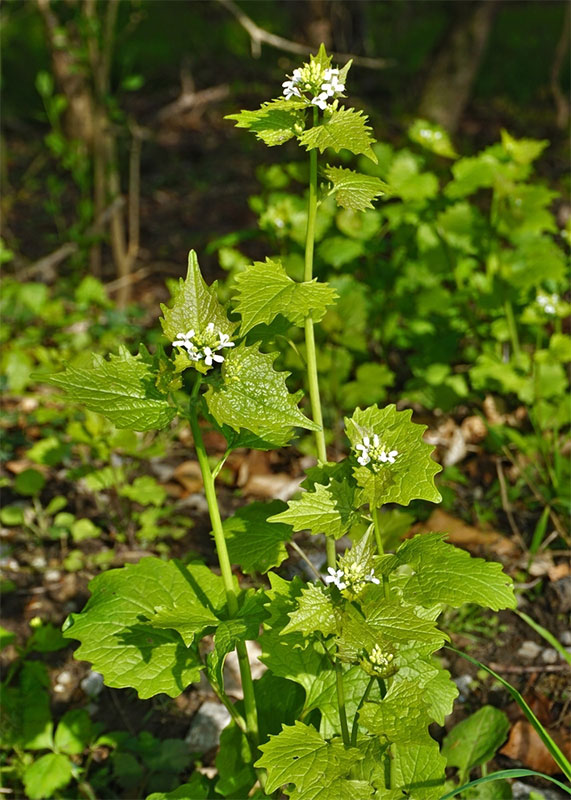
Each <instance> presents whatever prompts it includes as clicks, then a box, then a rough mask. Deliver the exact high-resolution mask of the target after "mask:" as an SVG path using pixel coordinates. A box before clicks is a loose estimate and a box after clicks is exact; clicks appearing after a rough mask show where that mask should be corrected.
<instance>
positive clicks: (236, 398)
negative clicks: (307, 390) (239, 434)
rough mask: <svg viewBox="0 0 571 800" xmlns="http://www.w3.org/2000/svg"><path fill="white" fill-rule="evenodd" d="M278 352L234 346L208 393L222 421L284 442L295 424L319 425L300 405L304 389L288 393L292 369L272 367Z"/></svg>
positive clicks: (210, 406) (213, 410) (213, 411)
mask: <svg viewBox="0 0 571 800" xmlns="http://www.w3.org/2000/svg"><path fill="white" fill-rule="evenodd" d="M276 356H277V354H276V353H272V354H266V353H261V352H260V351H259V350H258V348H257V347H248V346H247V345H245V344H241V345H239V346H238V347H235V348H233V349H232V350H231V351H230V352H229V353H228V356H227V357H226V358H225V360H224V363H223V364H222V380H221V381H219V382H217V383H216V384H213V385H210V386H209V387H208V391H207V392H206V395H205V397H206V402H207V404H208V410H209V411H210V413H211V414H212V416H213V417H214V418H215V419H216V421H217V422H218V424H219V425H224V424H226V425H229V426H230V427H231V428H234V430H236V431H239V430H240V428H247V430H249V431H252V433H254V434H256V436H260V437H261V438H262V439H265V440H267V441H270V442H274V443H275V445H276V446H282V445H284V444H286V443H287V442H288V441H289V439H290V438H291V428H292V427H296V426H297V427H300V428H307V429H308V430H318V426H317V425H315V423H314V422H311V420H309V419H307V417H305V416H304V415H303V414H302V413H301V411H300V410H299V408H298V407H297V404H298V402H299V400H300V398H301V393H297V394H290V393H289V391H288V388H287V386H286V378H287V377H288V375H289V373H288V372H276V370H275V369H274V368H273V362H274V361H275V359H276Z"/></svg>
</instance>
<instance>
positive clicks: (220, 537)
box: [189, 379, 259, 748]
mask: <svg viewBox="0 0 571 800" xmlns="http://www.w3.org/2000/svg"><path fill="white" fill-rule="evenodd" d="M199 389H200V379H197V382H196V384H195V386H194V389H193V392H192V396H191V402H190V416H189V419H190V427H191V430H192V436H193V439H194V447H195V450H196V456H197V458H198V464H199V466H200V471H201V473H202V480H203V482H204V494H205V495H206V502H207V503H208V513H209V514H210V522H211V524H212V532H213V534H214V542H215V544H216V552H217V554H218V562H219V564H220V572H221V574H222V580H223V582H224V590H225V592H226V602H227V604H228V611H229V612H230V616H231V617H234V616H236V614H237V612H238V598H237V596H236V588H235V584H234V578H233V576H232V566H231V564H230V556H229V555H228V548H227V546H226V539H225V537H224V529H223V528H222V519H221V517H220V509H219V508H218V500H217V498H216V489H215V486H214V478H213V477H212V472H211V471H210V464H209V463H208V455H207V453H206V447H205V446H204V439H203V438H202V433H201V431H200V426H199V424H198V416H197V412H196V399H197V395H198V391H199ZM236 653H237V654H238V664H239V667H240V677H241V679H242V690H243V692H244V710H245V712H246V725H247V728H248V736H249V739H250V742H251V743H252V744H253V745H254V748H255V747H256V746H257V745H258V740H259V734H258V713H257V710H256V698H255V695H254V683H253V681H252V671H251V669H250V660H249V658H248V651H247V649H246V643H245V642H242V641H238V642H236Z"/></svg>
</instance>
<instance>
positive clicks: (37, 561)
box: [32, 556, 47, 569]
mask: <svg viewBox="0 0 571 800" xmlns="http://www.w3.org/2000/svg"><path fill="white" fill-rule="evenodd" d="M46 563H47V562H46V559H45V558H44V557H43V556H35V557H34V558H33V559H32V567H33V568H34V569H45V566H46Z"/></svg>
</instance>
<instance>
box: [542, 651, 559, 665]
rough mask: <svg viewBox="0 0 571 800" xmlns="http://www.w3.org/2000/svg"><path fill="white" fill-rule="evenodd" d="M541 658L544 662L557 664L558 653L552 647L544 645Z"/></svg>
mask: <svg viewBox="0 0 571 800" xmlns="http://www.w3.org/2000/svg"><path fill="white" fill-rule="evenodd" d="M541 660H542V661H543V663H544V664H557V662H558V661H559V653H558V652H557V650H556V649H555V648H554V647H546V648H545V650H544V651H543V653H542V654H541Z"/></svg>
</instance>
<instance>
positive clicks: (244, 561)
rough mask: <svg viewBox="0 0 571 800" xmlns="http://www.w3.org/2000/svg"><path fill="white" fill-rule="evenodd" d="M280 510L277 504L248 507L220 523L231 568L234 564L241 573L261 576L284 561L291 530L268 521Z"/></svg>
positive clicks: (279, 505)
mask: <svg viewBox="0 0 571 800" xmlns="http://www.w3.org/2000/svg"><path fill="white" fill-rule="evenodd" d="M284 507H285V506H284V503H282V502H281V501H280V500H274V501H272V502H271V503H250V504H249V505H247V506H244V507H243V508H239V509H238V511H236V513H235V514H234V515H233V516H232V517H228V518H227V519H225V520H224V525H223V527H224V535H225V537H226V543H227V545H228V553H229V555H230V561H232V563H233V564H238V565H239V566H240V568H241V569H242V570H243V571H244V572H261V573H265V572H267V571H268V570H269V569H271V568H272V567H279V565H280V564H281V563H282V561H285V559H286V558H287V557H288V553H287V549H286V547H285V542H288V541H289V540H290V539H291V535H292V530H291V528H290V526H289V525H284V524H279V523H278V524H275V523H274V524H272V523H271V522H270V521H269V518H270V519H271V518H273V517H274V516H275V514H276V512H278V511H281V510H282V509H283V508H284Z"/></svg>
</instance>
